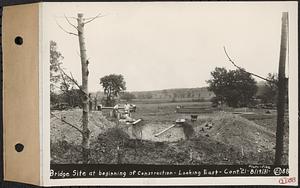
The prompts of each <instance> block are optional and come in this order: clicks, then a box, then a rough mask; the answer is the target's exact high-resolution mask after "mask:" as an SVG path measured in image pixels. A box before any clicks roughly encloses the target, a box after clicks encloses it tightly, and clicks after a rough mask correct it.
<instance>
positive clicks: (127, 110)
mask: <svg viewBox="0 0 300 188" xmlns="http://www.w3.org/2000/svg"><path fill="white" fill-rule="evenodd" d="M124 111H125V114H128V116H129V117H130V116H131V115H130V104H128V103H127V102H126V103H125V105H124Z"/></svg>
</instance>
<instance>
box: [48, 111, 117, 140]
mask: <svg viewBox="0 0 300 188" xmlns="http://www.w3.org/2000/svg"><path fill="white" fill-rule="evenodd" d="M51 113H52V114H53V115H51V120H50V126H51V128H50V134H51V136H50V138H51V142H58V141H66V142H68V143H72V144H75V145H78V144H80V143H81V133H80V132H79V131H77V130H76V129H74V128H73V127H71V126H70V125H68V124H67V123H65V122H68V123H70V124H72V125H74V126H76V127H78V128H79V129H81V128H82V110H81V109H75V110H66V111H53V112H51ZM64 121H65V122H64ZM114 125H115V124H114V123H113V122H111V121H108V120H107V119H106V118H105V117H104V116H103V115H102V112H99V111H91V112H90V113H89V125H88V127H89V130H90V131H91V135H90V138H91V140H93V139H96V137H97V136H98V135H99V134H100V133H102V132H104V131H106V130H107V129H109V128H111V127H113V126H114Z"/></svg>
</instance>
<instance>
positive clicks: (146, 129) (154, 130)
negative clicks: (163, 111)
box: [124, 122, 194, 142]
mask: <svg viewBox="0 0 300 188" xmlns="http://www.w3.org/2000/svg"><path fill="white" fill-rule="evenodd" d="M171 126H172V124H171V123H146V122H143V123H140V124H137V125H127V126H126V127H124V129H125V130H124V131H125V132H126V133H127V134H128V135H129V136H130V138H131V139H139V140H149V141H153V142H177V141H180V140H186V139H189V138H190V137H191V136H192V135H193V134H194V129H193V126H192V125H191V124H189V123H187V122H184V123H182V124H175V126H173V127H172V128H170V129H168V130H166V131H165V132H163V131H164V130H165V129H167V128H169V127H171ZM161 132H163V133H161ZM159 133H161V134H159ZM157 134H159V135H157Z"/></svg>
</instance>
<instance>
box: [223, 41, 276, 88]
mask: <svg viewBox="0 0 300 188" xmlns="http://www.w3.org/2000/svg"><path fill="white" fill-rule="evenodd" d="M223 48H224V52H225V54H226V56H227V58H228V60H229V62H231V63H232V64H233V66H235V67H236V68H238V69H239V70H241V71H243V72H246V73H249V74H251V75H252V76H255V77H257V78H260V79H262V80H265V81H267V82H271V83H274V84H276V85H277V82H274V81H272V80H269V79H267V78H264V77H262V76H259V75H257V74H254V73H252V72H248V71H246V70H245V69H243V68H241V67H239V66H238V65H236V64H235V62H234V61H233V60H232V59H231V58H230V57H229V55H228V53H227V51H226V48H225V46H224V47H223Z"/></svg>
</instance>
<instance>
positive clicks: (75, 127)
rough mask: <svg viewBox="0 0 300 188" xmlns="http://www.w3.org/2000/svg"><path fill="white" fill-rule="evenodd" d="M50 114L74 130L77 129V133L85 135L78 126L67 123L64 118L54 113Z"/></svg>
mask: <svg viewBox="0 0 300 188" xmlns="http://www.w3.org/2000/svg"><path fill="white" fill-rule="evenodd" d="M50 114H51V115H52V116H54V117H55V118H57V119H59V120H61V121H62V122H64V123H65V124H67V125H69V126H71V127H73V128H74V129H76V130H77V131H79V132H80V133H81V134H83V132H82V130H80V129H79V128H78V127H77V126H75V125H73V124H71V123H69V122H67V121H66V120H64V119H63V118H59V117H57V116H56V115H55V114H54V113H52V112H50Z"/></svg>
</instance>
